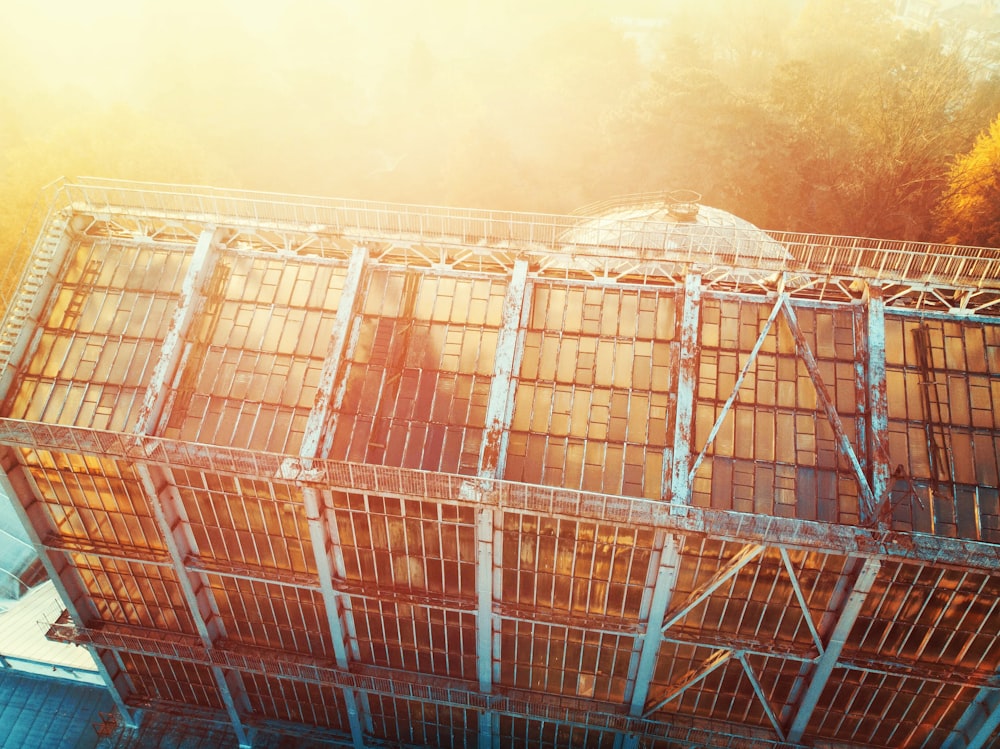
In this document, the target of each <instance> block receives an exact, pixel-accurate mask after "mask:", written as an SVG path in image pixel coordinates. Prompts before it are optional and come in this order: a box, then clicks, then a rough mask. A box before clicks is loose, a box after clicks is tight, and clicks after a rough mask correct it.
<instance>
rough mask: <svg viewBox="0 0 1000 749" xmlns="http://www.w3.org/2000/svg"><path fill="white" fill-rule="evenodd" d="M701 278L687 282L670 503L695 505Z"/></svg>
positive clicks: (678, 366)
mask: <svg viewBox="0 0 1000 749" xmlns="http://www.w3.org/2000/svg"><path fill="white" fill-rule="evenodd" d="M700 312H701V276H699V275H696V274H691V275H689V276H687V277H686V278H685V279H684V310H683V313H682V315H681V338H680V346H679V349H678V363H677V405H676V408H675V411H674V413H675V417H674V441H673V461H672V465H671V475H670V502H671V503H673V504H674V505H677V506H681V505H689V504H691V485H692V482H691V480H689V479H688V476H689V474H690V472H691V445H692V443H693V441H694V439H693V438H694V391H695V384H696V383H697V381H698V350H699V341H700V338H701V337H700V330H699V328H700V326H699V316H700Z"/></svg>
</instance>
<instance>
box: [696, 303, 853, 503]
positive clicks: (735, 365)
mask: <svg viewBox="0 0 1000 749" xmlns="http://www.w3.org/2000/svg"><path fill="white" fill-rule="evenodd" d="M772 304H773V303H772ZM772 304H765V303H759V302H751V301H737V300H730V299H725V298H716V297H713V296H708V295H707V296H706V298H705V299H704V301H703V304H702V311H701V350H700V353H699V357H700V358H699V370H698V382H697V386H696V387H697V401H696V409H695V438H694V442H695V446H696V449H697V450H700V449H701V446H702V445H705V444H706V443H707V441H708V437H709V434H710V432H711V431H712V429H713V427H714V425H715V422H716V421H717V420H718V417H719V415H720V414H721V413H722V407H723V404H724V403H725V402H726V401H727V399H728V398H729V397H730V395H731V393H732V392H733V389H734V387H735V385H736V382H737V378H738V376H739V373H740V372H741V370H742V368H743V366H744V364H745V362H746V361H747V359H748V358H749V354H750V351H751V350H752V349H753V347H754V345H755V344H756V342H757V340H758V338H759V336H760V333H761V331H762V330H763V329H764V325H765V322H766V320H767V317H768V315H769V314H770V313H771V310H772ZM795 314H796V318H797V319H798V321H799V326H800V328H801V329H802V332H803V336H804V337H805V339H806V341H807V343H808V345H809V347H810V349H811V351H812V352H813V355H814V357H815V359H816V361H817V366H818V370H819V374H820V376H821V377H822V380H823V383H824V385H825V387H826V389H827V390H828V391H829V393H830V397H831V398H832V400H833V404H834V407H835V408H836V410H837V413H838V414H839V415H840V418H841V422H842V424H843V427H844V431H845V432H846V434H847V436H848V438H849V440H850V442H851V444H852V445H854V446H855V451H856V452H859V448H858V446H857V424H856V422H857V419H858V418H859V416H858V405H857V385H856V379H857V372H856V360H857V358H858V357H859V355H860V354H859V352H858V351H857V348H856V343H855V332H854V329H855V321H854V315H853V313H852V311H851V310H850V309H849V308H843V309H840V310H821V309H814V308H810V307H797V310H796V313H795ZM860 454H862V455H863V454H864V453H863V449H862V450H861V451H860ZM693 501H694V503H695V504H696V505H700V506H703V507H712V508H715V509H720V510H736V511H738V512H754V513H763V514H768V515H778V516H782V517H796V518H802V519H804V520H821V521H824V522H833V523H854V522H857V507H858V491H857V485H856V482H855V480H854V477H853V474H852V473H851V472H850V469H849V466H848V463H847V460H846V458H844V457H843V456H841V455H840V452H839V448H838V447H837V444H836V435H835V432H834V430H833V427H832V425H831V424H830V422H829V420H828V419H827V417H826V414H825V413H824V411H823V407H822V403H821V402H820V401H819V397H818V395H817V391H816V386H815V385H814V384H813V381H812V379H811V378H810V376H809V371H808V369H807V368H806V365H805V363H804V362H803V361H802V359H801V358H800V357H799V355H798V353H797V351H796V342H795V338H794V336H793V335H792V333H791V330H790V329H789V328H788V325H787V323H786V322H785V321H784V319H782V318H781V317H780V316H779V318H778V319H777V320H776V321H775V323H774V324H773V325H772V327H771V329H770V331H769V332H768V334H767V336H766V337H765V338H764V342H763V345H762V346H761V348H760V352H759V353H758V355H757V358H756V359H755V361H754V362H753V363H752V364H751V365H750V367H749V369H748V370H747V374H746V377H745V379H744V380H743V382H742V384H741V387H740V389H739V395H738V397H737V399H736V400H735V401H734V403H733V404H732V407H731V409H730V410H729V412H728V413H727V414H726V416H725V418H724V419H723V421H722V423H721V425H720V428H719V431H718V433H717V435H716V437H715V439H714V441H713V443H712V444H711V445H710V446H709V447H708V449H707V450H706V459H705V461H704V462H703V464H702V467H701V469H700V470H699V472H698V475H697V478H696V480H695V484H694V493H693Z"/></svg>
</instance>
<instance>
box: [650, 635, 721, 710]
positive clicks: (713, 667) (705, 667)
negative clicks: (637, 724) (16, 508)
mask: <svg viewBox="0 0 1000 749" xmlns="http://www.w3.org/2000/svg"><path fill="white" fill-rule="evenodd" d="M732 657H733V651H732V650H726V649H719V650H716V651H715V652H714V653H712V654H711V655H710V656H709V657H708V658H707V659H706V660H705V662H704V663H702V664H701V665H700V666H699V667H698V668H696V669H693V670H691V671H688V672H687V673H686V674H685V675H684V677H683V678H682V679H681V680H680V681H679V682H677V683H676V684H674V685H672V686H670V687H669V688H668V689H667V694H666V696H665V697H664V698H663V699H661V700H660V701H659V702H657V703H656V704H655V705H653V706H652V707H651V708H649V709H648V710H646V712H644V713H643V714H642V717H643V718H648V717H649V716H650V715H652V714H653V713H655V712H656V711H657V710H660V709H661V708H663V706H664V705H666V704H667V703H668V702H670V701H671V700H674V699H677V698H678V697H680V696H681V695H682V694H684V692H686V691H687V690H688V689H690V688H691V687H693V686H694V685H695V684H697V683H698V682H700V681H703V680H704V679H706V678H708V677H709V676H710V675H711V674H712V673H713V672H715V671H717V670H719V669H720V668H722V667H723V666H725V665H726V664H727V663H729V661H730V660H732Z"/></svg>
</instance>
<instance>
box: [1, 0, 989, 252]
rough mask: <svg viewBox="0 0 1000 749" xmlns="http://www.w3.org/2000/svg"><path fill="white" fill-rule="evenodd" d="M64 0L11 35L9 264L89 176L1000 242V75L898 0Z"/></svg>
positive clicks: (15, 16) (4, 247) (24, 19)
mask: <svg viewBox="0 0 1000 749" xmlns="http://www.w3.org/2000/svg"><path fill="white" fill-rule="evenodd" d="M52 5H53V4H52V3H44V4H37V5H36V4H31V3H19V4H17V5H16V6H15V9H14V10H11V9H8V11H9V12H8V13H7V16H8V22H7V23H5V24H4V25H3V26H2V27H0V112H3V113H4V115H5V116H3V117H0V198H2V200H0V253H2V255H3V256H4V257H5V258H6V257H9V256H10V254H11V252H12V248H13V247H14V246H16V244H17V238H18V236H19V235H20V233H21V229H22V226H23V225H24V221H25V217H26V215H27V213H28V210H29V208H30V206H31V204H32V202H33V201H34V199H35V196H36V195H37V193H38V190H39V188H40V187H41V186H42V185H44V184H46V183H48V182H50V181H51V180H52V179H53V178H55V177H57V176H59V175H67V176H74V175H79V174H93V175H97V176H106V177H120V178H127V179H137V180H150V181H165V182H189V183H200V184H212V185H218V186H223V187H234V188H248V189H261V190H272V191H279V192H281V191H287V192H295V193H300V194H302V193H305V194H317V195H333V196H344V197H356V198H370V199H378V200H390V201H403V202H412V203H425V204H427V203H430V204H442V203H443V204H460V205H471V206H478V207H489V208H496V209H511V210H535V211H551V212H568V211H571V210H573V209H574V208H576V207H578V206H580V205H583V204H586V203H589V202H592V201H595V200H600V199H604V198H607V197H609V196H612V195H615V194H622V193H632V192H646V191H653V190H666V189H675V188H689V189H693V190H696V191H698V192H700V193H701V194H702V195H703V200H704V202H705V203H707V204H711V205H715V206H717V207H719V208H723V209H725V210H728V211H731V212H733V213H735V214H737V215H739V216H741V217H743V218H745V219H747V220H749V221H752V222H754V223H756V224H757V225H759V226H761V227H763V228H768V229H786V230H799V231H813V232H829V233H837V234H851V235H866V236H881V237H893V238H907V239H941V238H948V239H954V240H956V241H968V239H969V238H975V241H979V242H983V241H988V242H990V243H993V244H996V243H997V238H996V234H995V232H994V233H991V232H993V230H988V231H986V232H985V233H982V232H979V233H977V232H975V231H971V232H970V231H965V230H964V229H963V227H962V222H963V221H964V220H966V219H965V218H963V217H966V216H967V217H970V218H969V220H971V221H973V222H978V225H982V224H983V222H984V221H986V218H983V217H988V216H991V215H993V216H995V215H996V213H997V205H998V203H997V198H996V195H995V193H993V192H989V191H984V190H980V191H979V192H975V191H974V190H973V188H972V187H971V186H970V185H972V184H973V183H975V184H980V183H982V184H986V183H985V182H983V180H984V179H985V178H984V177H982V176H977V177H975V178H973V176H972V175H981V174H982V173H983V172H982V169H981V168H980V167H978V166H975V164H980V163H981V162H982V161H983V159H986V161H987V162H989V160H990V159H991V158H992V159H994V161H993V162H992V163H994V164H995V163H996V162H995V157H994V156H989V155H986V156H983V155H981V154H982V153H985V152H986V150H988V149H987V147H986V146H985V145H982V143H981V141H982V138H980V140H979V141H977V135H978V134H979V133H980V132H981V131H982V130H983V128H984V127H986V126H987V124H988V123H989V122H990V121H991V120H993V119H994V118H995V117H996V115H997V113H998V112H1000V84H998V81H997V78H996V77H995V75H994V76H993V77H991V76H990V75H989V74H988V71H986V70H984V69H983V67H982V62H981V61H982V59H983V56H982V54H981V50H980V51H979V53H978V56H977V54H973V52H976V50H972V49H971V48H970V47H969V46H968V44H967V43H966V44H965V46H961V45H958V44H956V43H955V42H954V35H951V36H948V35H946V34H944V33H942V32H941V31H940V30H939V29H933V28H932V29H930V30H928V31H922V32H917V31H913V30H908V29H906V28H905V27H904V26H902V25H901V24H900V23H899V22H898V21H896V20H895V19H894V17H893V15H892V12H891V11H892V3H891V2H890V1H889V0H758V1H757V2H753V3H747V2H742V1H740V0H700V1H699V2H695V1H694V0H615V2H612V0H595V1H594V2H591V3H587V4H579V3H575V2H569V0H566V2H552V3H537V2H530V3H529V2H528V1H527V0H512V1H511V2H507V3H495V4H482V3H478V4H472V3H465V2H459V0H439V2H436V3H434V4H426V3H399V2H388V0H372V1H371V2H366V3H352V4H340V3H330V2H324V1H321V0H291V1H290V2H287V3H273V4H260V3H254V4H246V3H240V2H236V0H230V1H227V2H219V3H203V2H195V0H174V2H171V3H162V2H155V1H154V0H130V1H128V2H126V1H125V0H103V1H102V2H95V3H84V4H73V3H69V2H65V3H56V5H59V6H61V7H60V8H59V9H58V10H57V11H56V12H54V9H53V8H52V7H51V6H52ZM990 132H991V133H993V130H990ZM984 137H985V136H984ZM990 138H993V139H994V140H995V136H990ZM987 140H989V138H988V139H987ZM970 149H973V150H971V151H970ZM991 153H992V152H991ZM963 154H964V156H960V155H963ZM956 159H957V160H956ZM970 159H971V161H970ZM970 180H972V181H971V182H970ZM942 201H943V202H942ZM939 202H940V203H941V207H940V208H939V209H936V206H937V205H938V204H939ZM991 212H992V213H991Z"/></svg>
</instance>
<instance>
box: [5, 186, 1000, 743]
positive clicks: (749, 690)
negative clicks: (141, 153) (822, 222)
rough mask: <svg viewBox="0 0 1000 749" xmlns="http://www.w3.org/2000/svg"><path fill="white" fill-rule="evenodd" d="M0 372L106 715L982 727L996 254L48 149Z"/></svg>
mask: <svg viewBox="0 0 1000 749" xmlns="http://www.w3.org/2000/svg"><path fill="white" fill-rule="evenodd" d="M0 361H2V362H3V370H2V375H0V458H2V463H3V469H4V470H3V472H2V473H0V476H2V477H3V478H2V483H0V489H2V491H3V493H5V494H6V495H7V496H8V497H9V498H10V499H11V500H12V501H13V505H14V508H15V510H16V512H17V515H18V517H19V519H20V521H21V522H22V523H23V525H24V527H25V529H26V530H27V532H28V536H29V538H30V541H31V543H32V544H33V545H34V546H35V548H36V550H37V552H38V554H39V556H40V559H41V561H42V563H43V565H44V567H45V569H46V570H47V572H48V575H49V577H50V578H52V580H53V581H54V582H55V585H56V587H57V588H58V590H59V593H60V595H61V598H62V600H63V604H64V606H65V613H64V614H62V616H60V617H59V619H58V621H56V622H54V623H53V624H52V627H51V629H50V630H49V637H51V638H54V639H56V640H60V641H64V642H71V643H75V644H78V645H80V646H82V647H84V648H86V649H87V650H88V651H90V652H91V653H92V654H93V656H94V658H95V659H96V662H97V663H98V670H99V672H100V674H101V677H102V678H103V680H104V682H105V683H106V685H107V687H108V689H109V692H110V694H111V696H112V698H113V701H114V704H115V716H116V717H115V720H116V721H117V723H118V730H119V731H120V735H122V736H127V735H129V733H130V732H132V733H135V732H136V731H140V730H141V729H142V726H143V725H146V724H148V722H149V721H155V720H160V719H162V718H163V717H164V716H176V717H177V718H179V719H180V720H181V721H182V722H183V723H184V724H185V725H187V726H197V725H200V726H206V727H212V726H214V727H216V728H217V729H222V730H224V731H225V734H226V735H227V736H229V737H230V740H231V745H232V746H240V747H251V746H260V747H263V746H278V745H282V746H292V745H303V746H304V745H317V746H318V745H324V744H325V745H333V746H350V747H358V748H360V747H382V746H384V747H423V746H430V747H453V748H456V749H457V748H459V747H483V748H493V747H496V748H498V749H499V748H503V749H515V748H516V747H606V748H607V749H638V747H648V748H649V749H654V748H655V749H696V748H698V749H702V748H705V747H730V748H732V749H736V748H738V747H773V748H775V749H777V748H778V747H823V748H826V749H837V748H842V749H847V748H856V749H860V748H861V747H908V748H912V749H918V748H919V749H933V748H937V747H946V748H947V749H958V748H962V749H978V748H981V747H982V748H992V749H997V748H998V747H1000V737H998V730H997V729H998V724H1000V673H998V668H1000V644H998V636H997V635H998V632H1000V508H998V498H1000V495H998V491H1000V489H998V487H1000V480H998V472H1000V471H998V463H1000V457H998V454H1000V251H998V250H991V249H982V248H964V247H954V246H932V245H924V244H918V243H904V242H889V241H879V240H868V239H857V238H850V237H835V236H817V235H805V234H789V233H782V232H764V231H761V230H760V229H757V228H756V227H754V226H752V225H750V224H748V223H746V222H744V221H741V220H739V219H737V218H736V217H733V216H730V215H729V214H726V213H724V212H722V211H718V210H716V209H712V208H710V207H708V206H704V205H700V203H699V200H698V196H697V195H691V194H685V193H677V192H673V193H664V194H655V195H640V196H631V197H629V198H625V199H620V200H609V201H608V202H606V203H603V204H599V205H593V206H589V207H588V208H586V209H583V210H581V211H580V212H578V213H575V214H573V215H566V216H558V215H541V214H523V213H507V212H495V211H483V210H471V209H469V210H466V209H457V208H436V207H425V206H413V205H395V204H379V203H371V202H364V201H352V200H332V199H319V198H308V197H300V196H286V195H274V194H262V193H251V192H239V191H225V190H219V189H214V188H198V187H181V186H170V185H153V184H142V183H126V182H117V181H110V180H101V179H92V178H88V179H78V180H74V181H66V182H62V183H60V184H59V185H58V186H57V189H55V191H54V194H53V196H52V201H51V204H50V205H49V208H48V214H47V216H46V217H45V219H44V222H43V226H42V229H41V232H40V234H39V236H38V239H37V243H36V245H35V247H34V251H33V254H32V257H31V260H30V262H29V264H28V267H27V269H26V271H25V275H24V277H23V279H22V282H21V286H20V292H19V296H18V297H17V299H16V300H15V302H14V304H13V305H12V307H11V309H10V310H9V312H8V315H7V317H6V320H5V323H4V327H3V330H2V331H0ZM281 742H285V743H281ZM296 742H297V743H296Z"/></svg>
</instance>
